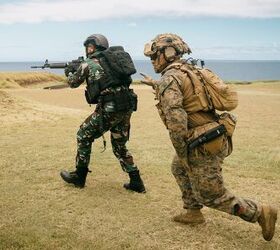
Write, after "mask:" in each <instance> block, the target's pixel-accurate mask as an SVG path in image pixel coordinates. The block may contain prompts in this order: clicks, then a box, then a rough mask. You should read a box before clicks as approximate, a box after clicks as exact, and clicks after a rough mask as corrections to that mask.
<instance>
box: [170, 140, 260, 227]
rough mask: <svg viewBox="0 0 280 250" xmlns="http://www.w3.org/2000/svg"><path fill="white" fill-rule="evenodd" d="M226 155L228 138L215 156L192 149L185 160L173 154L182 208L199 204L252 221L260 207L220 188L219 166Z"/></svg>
mask: <svg viewBox="0 0 280 250" xmlns="http://www.w3.org/2000/svg"><path fill="white" fill-rule="evenodd" d="M227 154H228V141H227V140H226V139H225V140H224V145H223V148H222V149H221V151H220V152H219V153H217V154H215V155H210V154H209V153H207V152H205V151H203V150H201V149H199V148H198V149H196V150H193V152H191V153H190V154H189V155H188V160H187V159H182V158H179V157H178V156H177V155H175V157H174V159H173V162H172V165H171V168H172V173H173V175H174V177H175V179H176V181H177V183H178V185H179V187H180V190H181V192H182V199H183V202H184V208H186V209H188V208H193V209H201V208H202V207H203V206H207V207H210V208H214V209H217V210H220V211H223V212H226V213H228V214H232V215H236V216H239V217H240V218H242V219H243V220H245V221H248V222H256V221H257V220H258V217H259V216H260V213H261V207H260V205H258V204H257V203H255V202H254V201H252V200H249V199H243V198H239V197H237V196H235V195H234V194H232V193H231V192H230V191H228V190H227V189H226V188H225V187H224V181H223V176H222V168H221V165H222V163H223V160H224V158H225V157H226V156H227Z"/></svg>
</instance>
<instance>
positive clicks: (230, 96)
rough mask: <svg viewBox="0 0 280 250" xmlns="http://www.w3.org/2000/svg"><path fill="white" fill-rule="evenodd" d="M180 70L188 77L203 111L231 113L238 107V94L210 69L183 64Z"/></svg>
mask: <svg viewBox="0 0 280 250" xmlns="http://www.w3.org/2000/svg"><path fill="white" fill-rule="evenodd" d="M180 70H181V71H183V72H184V73H186V74H187V75H188V77H189V78H190V80H191V83H192V85H193V88H194V92H195V94H196V95H197V97H198V98H197V100H199V102H200V103H199V105H200V106H201V107H202V110H203V111H209V110H213V109H217V110H219V111H231V110H233V109H235V108H236V107H237V105H238V97H237V92H236V90H234V89H233V88H232V87H231V86H229V85H227V84H225V83H224V82H223V80H222V79H221V78H220V77H218V76H217V75H216V74H215V73H214V72H212V71H211V70H210V69H206V68H199V67H197V66H194V65H191V64H187V63H183V64H181V66H180Z"/></svg>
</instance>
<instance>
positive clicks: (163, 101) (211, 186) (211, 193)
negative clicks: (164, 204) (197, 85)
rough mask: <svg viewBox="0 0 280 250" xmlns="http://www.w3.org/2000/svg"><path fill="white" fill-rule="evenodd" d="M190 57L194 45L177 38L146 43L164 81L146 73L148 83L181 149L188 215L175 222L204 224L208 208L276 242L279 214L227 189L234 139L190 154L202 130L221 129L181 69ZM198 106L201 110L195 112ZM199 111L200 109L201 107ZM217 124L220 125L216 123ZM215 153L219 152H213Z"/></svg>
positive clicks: (179, 167) (178, 171) (179, 173)
mask: <svg viewBox="0 0 280 250" xmlns="http://www.w3.org/2000/svg"><path fill="white" fill-rule="evenodd" d="M185 53H187V54H190V53H191V50H190V48H189V47H188V45H187V44H186V43H185V42H184V41H183V40H182V39H181V38H180V37H179V36H177V35H175V34H169V33H167V34H160V35H158V36H156V37H155V38H154V39H153V40H152V41H151V42H150V43H147V44H146V45H145V50H144V54H145V55H146V56H148V57H150V59H151V62H152V64H153V67H154V70H155V72H156V73H161V75H162V76H161V79H160V80H159V81H155V80H153V79H152V78H150V77H149V76H146V75H144V74H143V76H144V79H143V80H142V82H143V83H145V84H147V85H150V86H152V87H153V88H154V90H155V95H156V99H157V100H158V104H157V105H156V107H157V109H158V112H159V115H160V117H161V119H162V121H163V123H164V124H165V126H166V128H167V129H168V130H169V135H170V139H171V142H172V144H173V146H174V148H175V151H176V155H175V156H174V159H173V162H172V165H171V168H172V173H173V175H174V177H175V179H176V181H177V183H178V185H179V188H180V190H181V192H182V199H183V203H184V208H185V209H186V210H185V212H183V213H182V214H179V215H177V216H175V217H174V221H176V222H181V223H185V224H200V223H204V222H205V219H204V216H203V214H202V212H201V209H202V208H203V206H207V207H210V208H214V209H217V210H220V211H223V212H226V213H228V214H232V215H235V216H239V217H240V218H242V219H243V220H245V221H248V222H252V223H255V222H258V223H259V225H260V226H261V228H262V234H263V237H264V239H265V240H267V241H270V240H271V239H272V238H273V235H274V230H275V223H276V220H277V210H276V209H274V208H273V207H271V206H264V205H263V206H262V205H260V204H258V203H256V202H254V201H252V200H249V199H243V198H240V197H237V196H235V195H234V194H233V193H231V192H230V191H228V190H227V189H226V188H225V187H224V181H223V176H222V168H221V166H222V163H223V160H224V158H225V157H226V156H228V155H229V154H230V153H231V152H230V151H231V149H232V147H231V141H230V140H229V138H228V137H226V136H225V135H222V136H220V137H218V138H217V139H215V140H214V141H209V142H208V143H205V144H202V145H199V146H198V147H196V148H195V149H192V150H188V143H189V142H190V137H191V136H192V135H193V134H196V132H197V131H198V130H200V129H201V128H203V129H204V131H207V130H208V129H210V128H213V127H215V126H217V125H219V124H218V123H217V120H218V119H219V116H218V114H217V113H216V112H215V110H214V112H213V110H211V111H208V112H205V111H202V109H203V108H202V107H201V109H200V108H199V105H200V103H198V102H197V100H196V99H195V97H194V89H193V88H194V87H193V85H192V82H191V81H190V78H189V77H188V75H187V74H186V73H185V72H183V71H182V70H181V66H182V64H186V63H187V62H186V60H183V59H181V57H182V56H183V54H185ZM193 107H196V109H195V110H196V112H192V111H193V110H194V109H193ZM197 107H198V108H197ZM215 124H216V125H215ZM213 149H214V150H213Z"/></svg>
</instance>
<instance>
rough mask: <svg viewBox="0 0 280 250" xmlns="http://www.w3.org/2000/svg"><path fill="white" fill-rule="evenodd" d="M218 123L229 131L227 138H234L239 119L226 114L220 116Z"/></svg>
mask: <svg viewBox="0 0 280 250" xmlns="http://www.w3.org/2000/svg"><path fill="white" fill-rule="evenodd" d="M218 123H219V124H222V125H224V126H225V128H226V130H227V132H226V134H227V136H229V137H232V135H233V132H234V129H235V126H236V123H237V118H236V117H235V116H234V115H233V114H231V113H227V112H224V113H222V114H221V115H220V118H219V120H218Z"/></svg>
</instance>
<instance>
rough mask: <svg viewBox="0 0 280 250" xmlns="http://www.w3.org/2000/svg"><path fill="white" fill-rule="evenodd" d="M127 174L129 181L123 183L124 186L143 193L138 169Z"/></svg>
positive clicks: (143, 187) (143, 189) (142, 184)
mask: <svg viewBox="0 0 280 250" xmlns="http://www.w3.org/2000/svg"><path fill="white" fill-rule="evenodd" d="M128 174H129V178H130V182H129V183H125V184H124V185H123V187H124V188H126V189H129V190H132V191H135V192H138V193H145V192H146V190H145V186H144V183H143V181H142V179H141V177H140V174H139V170H135V171H132V172H130V173H128Z"/></svg>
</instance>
